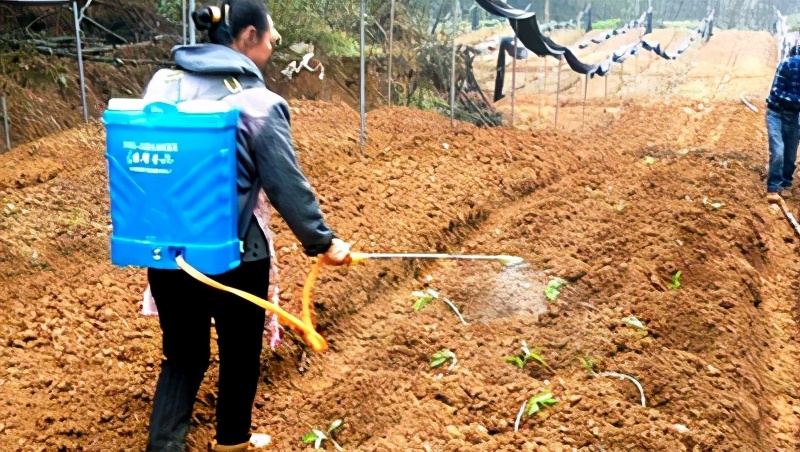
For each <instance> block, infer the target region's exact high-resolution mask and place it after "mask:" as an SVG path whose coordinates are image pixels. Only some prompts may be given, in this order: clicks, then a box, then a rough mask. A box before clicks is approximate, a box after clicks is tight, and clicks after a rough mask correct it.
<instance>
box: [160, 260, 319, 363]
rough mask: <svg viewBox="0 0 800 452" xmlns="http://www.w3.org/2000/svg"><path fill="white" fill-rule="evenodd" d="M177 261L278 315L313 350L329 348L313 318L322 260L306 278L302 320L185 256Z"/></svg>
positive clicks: (193, 273)
mask: <svg viewBox="0 0 800 452" xmlns="http://www.w3.org/2000/svg"><path fill="white" fill-rule="evenodd" d="M175 262H176V263H177V264H178V267H180V269H181V270H183V271H185V272H186V273H188V274H189V275H190V276H191V277H193V278H194V279H196V280H198V281H200V282H202V283H204V284H208V285H209V286H211V287H213V288H215V289H219V290H224V291H225V292H228V293H232V294H234V295H237V296H239V297H242V298H244V299H245V300H247V301H249V302H251V303H253V304H255V305H256V306H259V307H261V308H263V309H264V310H266V311H267V312H271V313H273V314H275V315H277V316H278V321H280V323H281V324H283V325H284V326H287V327H288V328H291V330H292V331H294V332H295V333H297V334H299V335H300V336H301V337H302V338H303V340H304V341H305V342H306V344H308V346H309V347H311V349H312V350H314V351H315V352H324V351H325V350H327V349H328V342H327V341H326V340H325V338H323V337H322V336H321V335H320V334H319V333H317V331H316V329H314V324H313V322H312V319H311V292H312V290H313V288H314V283H315V282H316V279H317V276H318V275H319V270H320V267H321V266H322V261H321V260H317V262H316V263H314V265H313V266H312V267H311V272H310V273H309V275H308V277H307V278H306V283H305V285H304V286H303V298H302V302H303V314H302V317H303V319H302V320H300V319H298V318H297V317H295V316H293V315H292V314H290V313H288V312H286V311H284V310H283V309H281V307H280V306H277V305H275V304H274V303H270V302H269V301H267V300H264V299H263V298H259V297H257V296H255V295H252V294H249V293H247V292H244V291H242V290H239V289H235V288H233V287H228V286H226V285H224V284H220V283H218V282H216V281H214V280H213V279H211V278H209V277H208V276H206V275H204V274H202V273H200V272H199V271H197V269H195V268H194V267H192V266H191V265H189V264H188V263H187V262H186V260H185V259H184V258H183V256H176V257H175Z"/></svg>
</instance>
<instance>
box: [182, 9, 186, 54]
mask: <svg viewBox="0 0 800 452" xmlns="http://www.w3.org/2000/svg"><path fill="white" fill-rule="evenodd" d="M181 25H183V35H182V36H183V45H186V0H181Z"/></svg>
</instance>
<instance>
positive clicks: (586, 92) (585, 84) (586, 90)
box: [581, 74, 589, 123]
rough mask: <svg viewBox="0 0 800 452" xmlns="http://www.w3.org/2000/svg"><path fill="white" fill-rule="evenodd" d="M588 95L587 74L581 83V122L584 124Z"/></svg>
mask: <svg viewBox="0 0 800 452" xmlns="http://www.w3.org/2000/svg"><path fill="white" fill-rule="evenodd" d="M588 94H589V74H586V78H585V79H584V81H583V113H582V115H581V122H582V123H583V122H586V96H587V95H588Z"/></svg>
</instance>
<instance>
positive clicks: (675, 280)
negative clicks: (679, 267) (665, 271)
mask: <svg viewBox="0 0 800 452" xmlns="http://www.w3.org/2000/svg"><path fill="white" fill-rule="evenodd" d="M667 287H668V288H669V290H678V289H680V288H681V272H680V271H678V272H677V273H675V274H674V275H672V282H671V283H669V284H667Z"/></svg>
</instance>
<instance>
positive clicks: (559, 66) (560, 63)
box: [556, 58, 564, 127]
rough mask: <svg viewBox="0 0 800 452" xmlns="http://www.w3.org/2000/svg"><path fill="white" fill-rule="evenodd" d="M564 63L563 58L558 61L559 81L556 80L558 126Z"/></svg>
mask: <svg viewBox="0 0 800 452" xmlns="http://www.w3.org/2000/svg"><path fill="white" fill-rule="evenodd" d="M563 63H564V60H563V58H562V59H560V60H559V61H558V82H556V127H558V108H559V98H560V96H561V66H562V65H563Z"/></svg>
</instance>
